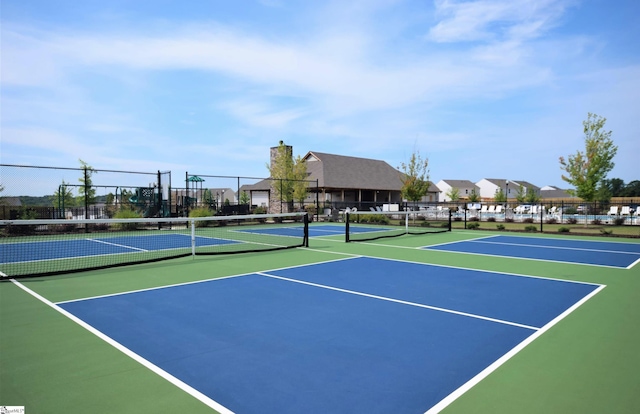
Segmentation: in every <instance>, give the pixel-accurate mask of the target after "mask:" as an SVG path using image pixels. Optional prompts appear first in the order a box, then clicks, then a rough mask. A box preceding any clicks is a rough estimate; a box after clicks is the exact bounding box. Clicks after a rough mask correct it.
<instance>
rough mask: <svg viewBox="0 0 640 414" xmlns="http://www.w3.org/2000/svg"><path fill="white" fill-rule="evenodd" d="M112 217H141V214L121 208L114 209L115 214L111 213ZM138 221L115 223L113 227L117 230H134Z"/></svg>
mask: <svg viewBox="0 0 640 414" xmlns="http://www.w3.org/2000/svg"><path fill="white" fill-rule="evenodd" d="M113 218H117V219H135V218H142V215H141V214H140V213H139V212H137V211H134V210H131V209H128V208H123V209H120V210H118V211H116V214H114V215H113ZM138 224H139V223H116V224H115V225H114V227H115V228H116V229H118V230H136V229H137V228H138Z"/></svg>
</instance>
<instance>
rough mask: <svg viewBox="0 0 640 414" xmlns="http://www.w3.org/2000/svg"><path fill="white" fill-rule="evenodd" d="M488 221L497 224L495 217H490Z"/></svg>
mask: <svg viewBox="0 0 640 414" xmlns="http://www.w3.org/2000/svg"><path fill="white" fill-rule="evenodd" d="M487 221H489V222H491V223H495V222H496V218H495V217H489V218H488V219H487Z"/></svg>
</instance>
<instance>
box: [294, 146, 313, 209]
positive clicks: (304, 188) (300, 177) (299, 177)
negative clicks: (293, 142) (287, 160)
mask: <svg viewBox="0 0 640 414" xmlns="http://www.w3.org/2000/svg"><path fill="white" fill-rule="evenodd" d="M306 178H307V163H305V162H304V160H303V159H302V157H300V156H299V155H298V156H297V157H296V159H295V160H294V161H293V175H292V179H293V180H294V181H293V199H294V200H296V201H297V202H299V203H300V207H303V206H304V200H306V198H307V193H308V192H309V190H308V185H309V183H308V182H307V180H306Z"/></svg>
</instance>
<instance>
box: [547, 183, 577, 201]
mask: <svg viewBox="0 0 640 414" xmlns="http://www.w3.org/2000/svg"><path fill="white" fill-rule="evenodd" d="M540 198H543V199H552V198H558V199H567V198H574V199H577V197H576V196H573V195H571V194H569V193H568V192H567V190H563V189H561V188H559V187H555V186H551V185H546V186H544V187H542V188H541V189H540Z"/></svg>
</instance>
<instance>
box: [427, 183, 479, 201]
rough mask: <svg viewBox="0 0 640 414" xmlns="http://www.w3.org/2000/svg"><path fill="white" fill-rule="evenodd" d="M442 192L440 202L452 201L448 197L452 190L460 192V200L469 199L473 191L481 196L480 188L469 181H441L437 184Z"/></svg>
mask: <svg viewBox="0 0 640 414" xmlns="http://www.w3.org/2000/svg"><path fill="white" fill-rule="evenodd" d="M436 186H437V187H438V189H439V190H440V195H439V201H452V200H451V197H450V196H449V195H447V193H450V191H451V190H452V189H456V190H458V198H460V199H463V200H464V199H468V198H469V196H470V195H471V193H472V192H473V191H475V192H476V194H480V187H478V186H477V185H475V184H474V183H472V182H471V181H468V180H440V181H438V183H437V184H436Z"/></svg>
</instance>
